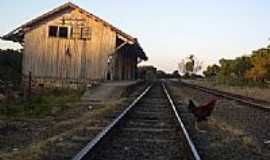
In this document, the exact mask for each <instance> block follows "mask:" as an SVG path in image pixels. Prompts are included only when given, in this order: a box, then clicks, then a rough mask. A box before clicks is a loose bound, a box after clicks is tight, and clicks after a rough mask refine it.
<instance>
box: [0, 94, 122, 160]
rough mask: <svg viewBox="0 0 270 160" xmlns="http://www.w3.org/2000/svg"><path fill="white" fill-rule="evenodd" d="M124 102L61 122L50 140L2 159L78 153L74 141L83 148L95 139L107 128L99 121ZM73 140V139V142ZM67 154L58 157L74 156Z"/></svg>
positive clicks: (27, 147)
mask: <svg viewBox="0 0 270 160" xmlns="http://www.w3.org/2000/svg"><path fill="white" fill-rule="evenodd" d="M124 100H125V99H121V100H118V101H110V102H108V103H104V104H102V106H99V107H98V108H96V109H93V110H89V111H88V112H85V113H84V114H82V115H78V117H77V118H75V119H68V120H65V121H63V122H59V123H57V124H56V125H55V126H53V128H51V129H50V131H48V132H52V133H53V134H52V135H51V136H49V137H48V138H45V139H40V140H38V142H36V143H32V144H30V145H28V146H26V148H25V149H23V150H18V151H12V152H8V153H3V154H2V155H1V157H2V159H5V160H9V159H10V160H11V159H12V160H21V159H24V160H37V159H44V160H45V159H48V158H49V159H50V157H55V155H56V154H58V153H57V151H59V150H61V151H64V150H72V151H73V152H76V148H77V147H78V143H73V141H79V142H81V144H80V143H79V146H83V145H84V143H86V142H88V141H89V140H90V139H91V138H93V137H94V136H95V135H96V134H97V133H98V132H99V131H100V129H101V128H102V127H104V126H105V125H104V124H96V123H95V122H96V121H99V120H100V121H102V120H104V119H105V118H104V117H106V116H108V115H111V114H112V113H115V112H117V111H118V110H119V109H121V108H119V106H120V104H121V103H122V102H123V101H124ZM86 107H87V106H86ZM90 117H91V118H90ZM107 121H109V120H107ZM103 122H106V121H103ZM98 125H101V126H98ZM85 126H88V127H85ZM58 130H59V131H58ZM84 136H87V137H84ZM71 139H73V141H72V140H71ZM65 153H67V152H63V153H59V154H62V155H57V156H63V157H66V156H71V155H72V154H74V153H69V154H70V155H64V154H65ZM0 159H1V158H0Z"/></svg>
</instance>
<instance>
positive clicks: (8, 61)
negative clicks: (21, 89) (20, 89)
mask: <svg viewBox="0 0 270 160" xmlns="http://www.w3.org/2000/svg"><path fill="white" fill-rule="evenodd" d="M21 71H22V51H21V50H11V49H7V50H1V49H0V81H9V82H11V83H13V84H14V85H18V84H20V82H21V77H22V75H21Z"/></svg>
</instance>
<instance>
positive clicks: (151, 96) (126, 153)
mask: <svg viewBox="0 0 270 160" xmlns="http://www.w3.org/2000/svg"><path fill="white" fill-rule="evenodd" d="M90 159H91V160H107V159H108V160H109V159H110V160H121V159H129V160H133V159H134V160H135V159H136V160H137V159H148V160H159V159H160V160H161V159H162V160H164V159H171V160H174V159H184V160H191V159H195V160H200V159H201V158H200V156H199V154H198V152H197V150H196V148H195V146H194V144H193V142H192V141H191V138H190V137H189V134H188V132H187V130H186V129H185V126H184V124H183V123H182V120H181V118H180V117H179V115H178V113H177V111H176V108H175V106H174V104H173V101H172V99H171V97H170V95H169V93H168V91H167V89H166V87H165V85H164V84H161V83H155V84H154V85H153V86H150V87H148V88H147V89H146V90H145V91H144V92H143V93H142V94H141V95H140V96H139V97H138V98H137V99H136V100H135V101H134V102H133V103H132V104H131V105H130V106H129V107H128V108H127V109H126V110H125V111H123V113H122V114H121V115H120V116H119V117H117V118H116V119H115V120H114V121H113V122H112V123H111V124H110V125H109V126H108V127H107V128H105V129H104V130H103V131H102V132H101V133H100V134H99V135H98V136H97V137H96V138H95V139H94V140H92V141H91V142H90V143H89V144H88V145H87V146H86V147H85V148H83V149H82V150H81V151H80V152H79V153H78V154H77V155H76V156H75V157H74V158H73V160H90Z"/></svg>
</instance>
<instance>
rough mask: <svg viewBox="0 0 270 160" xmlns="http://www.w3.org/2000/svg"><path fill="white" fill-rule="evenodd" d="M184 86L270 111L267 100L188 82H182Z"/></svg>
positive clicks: (269, 103) (269, 104)
mask: <svg viewBox="0 0 270 160" xmlns="http://www.w3.org/2000/svg"><path fill="white" fill-rule="evenodd" d="M181 83H182V84H183V85H184V86H187V87H190V88H193V89H197V90H200V91H203V92H205V93H209V94H212V95H215V96H219V97H223V98H226V99H230V100H234V101H236V102H239V103H242V104H245V105H249V106H253V107H257V108H260V109H265V110H270V102H269V101H265V100H260V99H255V98H252V97H247V96H243V95H239V94H234V93H230V92H225V91H220V90H217V89H212V88H207V87H203V86H200V85H196V84H190V83H187V82H181Z"/></svg>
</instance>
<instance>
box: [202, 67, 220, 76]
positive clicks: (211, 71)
mask: <svg viewBox="0 0 270 160" xmlns="http://www.w3.org/2000/svg"><path fill="white" fill-rule="evenodd" d="M220 70H221V68H220V66H218V65H216V64H213V65H209V66H208V67H207V69H206V70H205V71H204V72H203V74H204V76H205V77H206V78H213V77H217V75H218V73H219V72H220Z"/></svg>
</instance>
